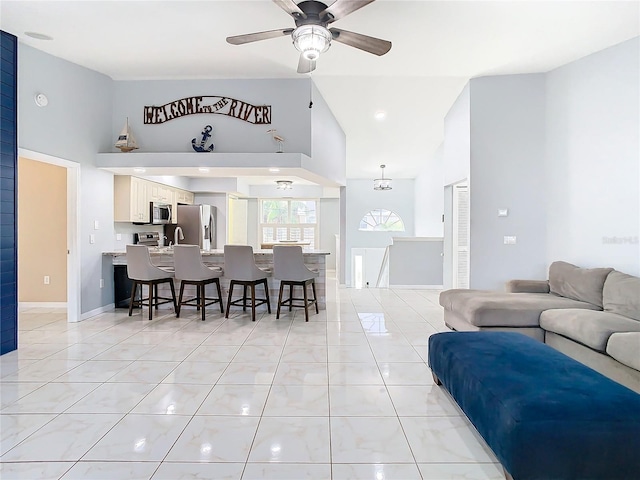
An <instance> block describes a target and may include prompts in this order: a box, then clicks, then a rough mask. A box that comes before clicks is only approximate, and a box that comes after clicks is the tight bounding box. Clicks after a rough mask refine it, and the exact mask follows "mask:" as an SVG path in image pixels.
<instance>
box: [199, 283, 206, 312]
mask: <svg viewBox="0 0 640 480" xmlns="http://www.w3.org/2000/svg"><path fill="white" fill-rule="evenodd" d="M198 288H199V289H200V309H201V310H202V321H203V322H204V303H205V302H204V282H203V283H201V284H200V285H199V286H198Z"/></svg>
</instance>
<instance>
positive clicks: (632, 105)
mask: <svg viewBox="0 0 640 480" xmlns="http://www.w3.org/2000/svg"><path fill="white" fill-rule="evenodd" d="M639 45H640V40H639V39H638V38H635V39H633V40H630V41H628V42H624V43H622V44H620V45H617V46H614V47H611V48H609V49H606V50H603V51H601V52H598V53H595V54H593V55H590V56H588V57H585V58H583V59H581V60H578V61H576V62H573V63H571V64H569V65H566V66H563V67H560V68H558V69H556V70H554V71H552V72H550V73H549V74H548V75H547V102H546V105H547V162H546V168H547V177H548V182H547V185H546V188H545V193H546V196H547V202H548V209H547V210H548V216H547V217H548V229H547V243H548V247H547V250H548V251H547V258H546V260H547V263H550V262H552V261H554V260H566V261H569V262H572V263H575V264H577V265H581V266H585V267H596V266H598V267H600V266H603V267H613V268H616V269H619V270H621V271H624V272H626V273H629V274H632V275H640V245H639V244H638V235H639V232H640V194H639V192H640V148H639V145H640V133H639V132H640V124H639V121H640V111H639V106H640V95H639V88H640V87H639V86H640V74H639V72H640V65H639V59H640V47H639Z"/></svg>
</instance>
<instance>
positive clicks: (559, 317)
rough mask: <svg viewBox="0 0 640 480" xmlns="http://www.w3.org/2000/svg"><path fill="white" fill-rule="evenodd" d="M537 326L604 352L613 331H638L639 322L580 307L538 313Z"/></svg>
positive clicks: (639, 328) (639, 327)
mask: <svg viewBox="0 0 640 480" xmlns="http://www.w3.org/2000/svg"><path fill="white" fill-rule="evenodd" d="M540 326H541V327H542V328H543V329H544V330H546V331H548V332H553V333H557V334H558V335H562V336H563V337H567V338H570V339H571V340H573V341H576V342H578V343H581V344H583V345H586V346H587V347H589V348H592V349H594V350H597V351H598V352H602V353H605V352H606V350H607V342H608V341H609V337H610V336H611V335H612V334H613V333H615V332H640V322H638V321H637V320H633V319H631V318H627V317H623V316H622V315H618V314H615V313H609V312H594V311H589V310H581V309H573V308H570V309H564V310H547V311H545V312H542V314H541V315H540Z"/></svg>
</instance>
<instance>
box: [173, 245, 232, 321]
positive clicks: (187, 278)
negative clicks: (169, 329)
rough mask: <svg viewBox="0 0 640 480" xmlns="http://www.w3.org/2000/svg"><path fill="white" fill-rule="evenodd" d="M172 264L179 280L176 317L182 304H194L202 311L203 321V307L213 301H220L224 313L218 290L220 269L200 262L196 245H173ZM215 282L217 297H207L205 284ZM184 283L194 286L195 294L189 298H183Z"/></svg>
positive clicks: (200, 258)
mask: <svg viewBox="0 0 640 480" xmlns="http://www.w3.org/2000/svg"><path fill="white" fill-rule="evenodd" d="M173 264H174V266H175V269H176V279H178V280H180V281H181V284H180V296H179V297H178V309H177V310H176V317H180V310H181V309H182V305H190V306H195V307H197V308H198V310H200V311H201V313H202V321H203V322H204V309H205V307H207V306H209V305H213V304H214V303H220V313H224V307H223V306H222V291H221V290H220V276H221V275H222V269H218V270H213V269H211V268H209V267H207V266H206V265H205V264H204V263H202V254H201V253H200V247H199V246H198V245H175V246H174V247H173ZM210 283H215V284H216V288H217V290H218V298H207V297H206V295H205V286H206V285H208V284H210ZM185 285H195V286H196V296H195V297H193V298H190V299H189V300H183V299H182V296H183V294H184V287H185Z"/></svg>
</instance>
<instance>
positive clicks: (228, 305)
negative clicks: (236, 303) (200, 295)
mask: <svg viewBox="0 0 640 480" xmlns="http://www.w3.org/2000/svg"><path fill="white" fill-rule="evenodd" d="M234 285H235V282H234V281H233V280H231V282H230V283H229V298H227V313H225V315H224V318H229V309H230V308H231V295H232V294H233V286H234Z"/></svg>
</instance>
